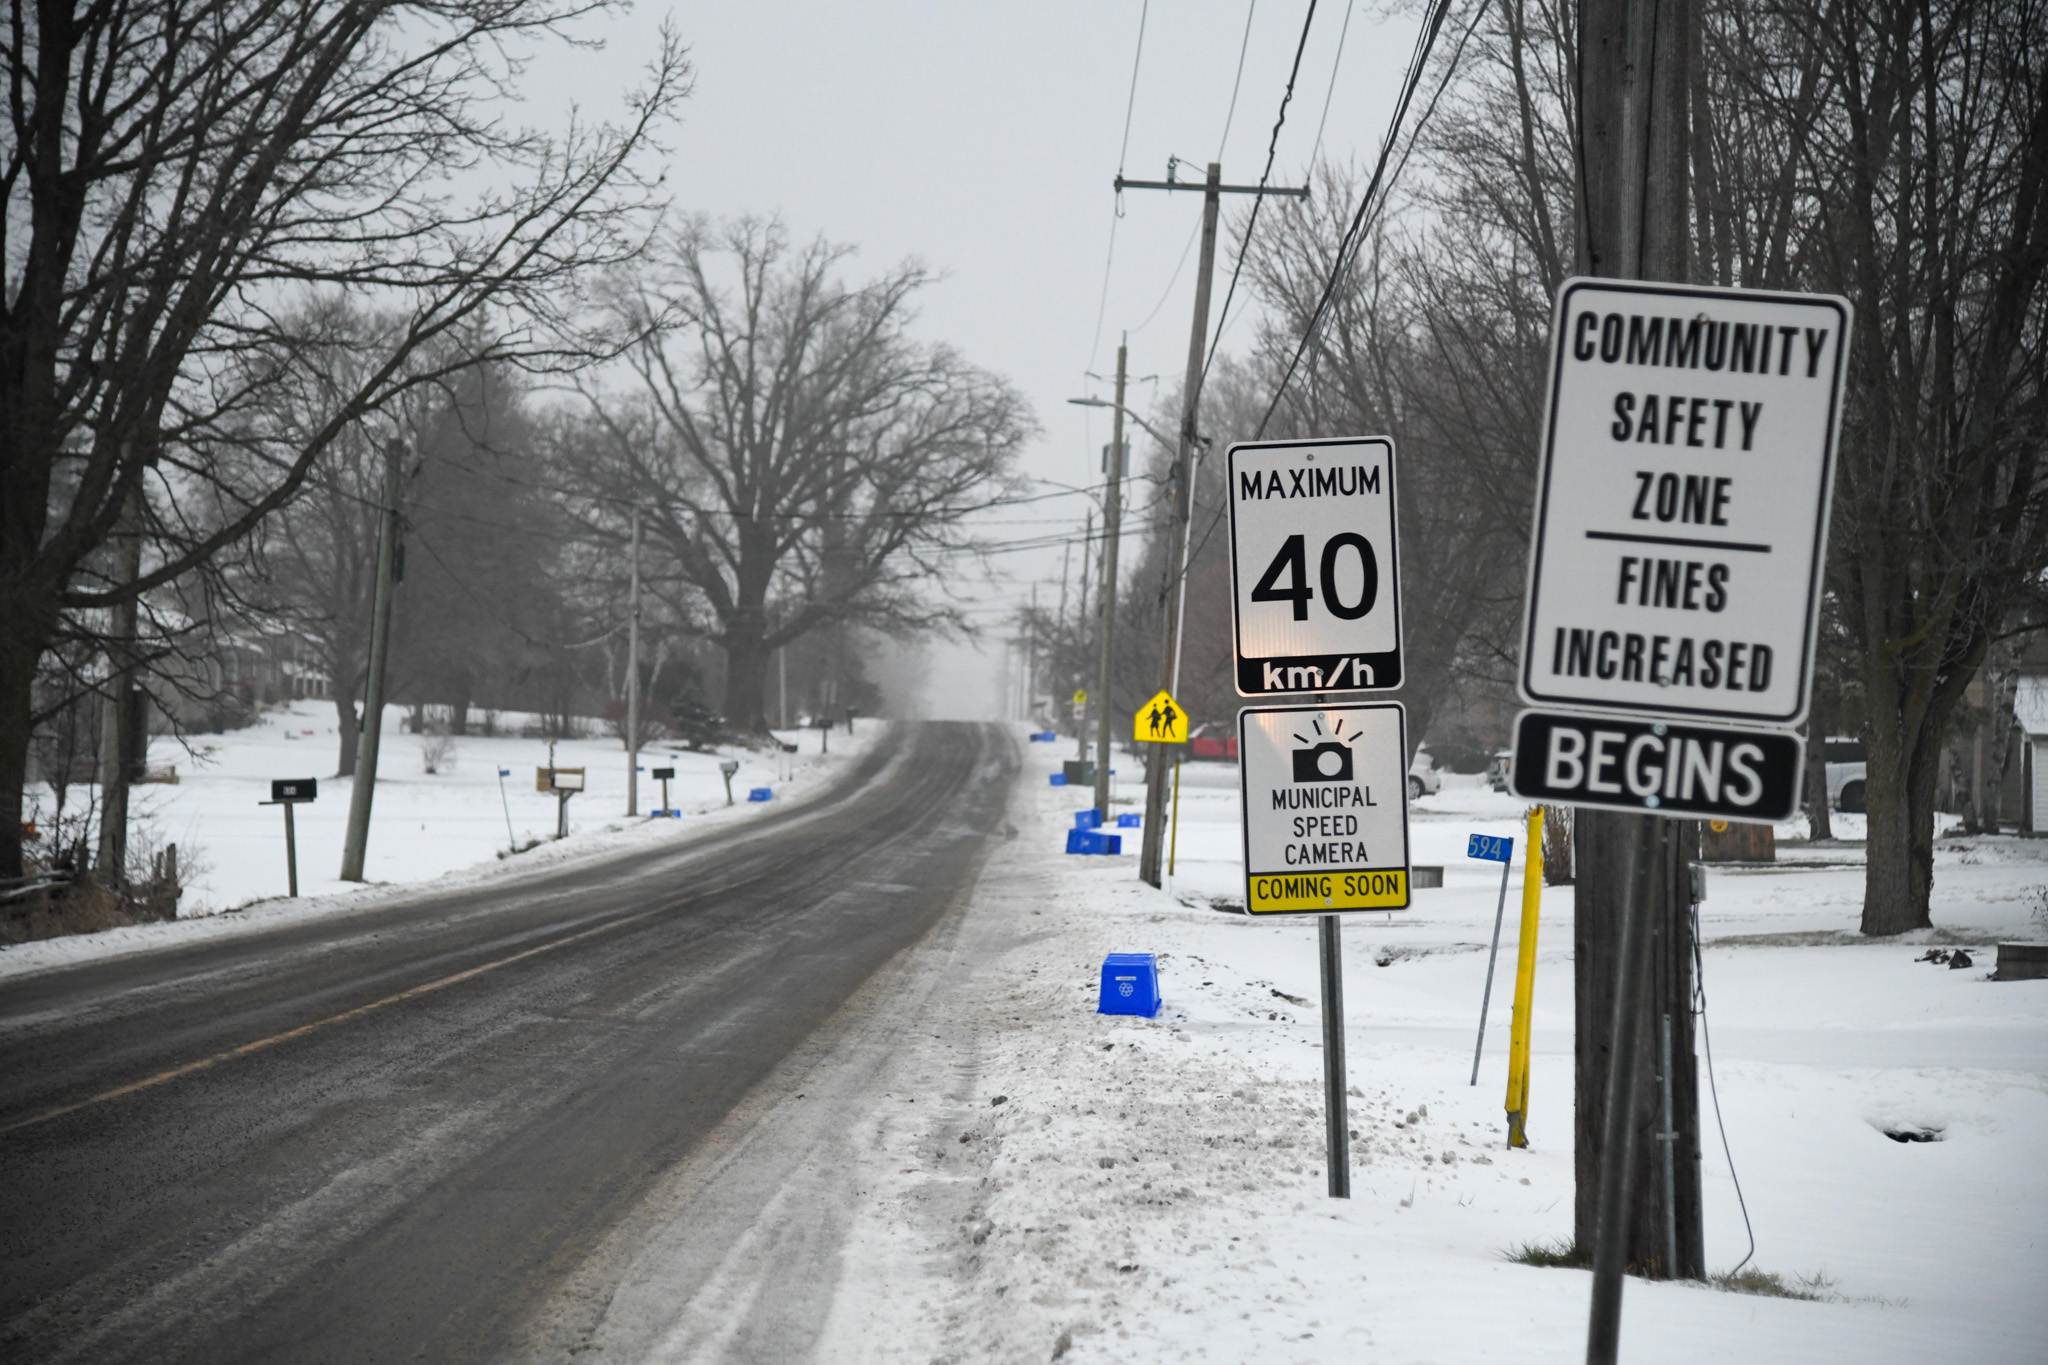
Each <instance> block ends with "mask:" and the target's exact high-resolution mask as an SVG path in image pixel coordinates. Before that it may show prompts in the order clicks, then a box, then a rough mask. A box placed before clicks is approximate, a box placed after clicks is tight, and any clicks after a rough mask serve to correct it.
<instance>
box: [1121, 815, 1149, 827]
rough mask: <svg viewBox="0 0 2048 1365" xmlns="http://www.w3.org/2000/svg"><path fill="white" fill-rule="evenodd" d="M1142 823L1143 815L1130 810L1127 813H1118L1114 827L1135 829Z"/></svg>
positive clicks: (1143, 820)
mask: <svg viewBox="0 0 2048 1365" xmlns="http://www.w3.org/2000/svg"><path fill="white" fill-rule="evenodd" d="M1144 823H1145V817H1144V816H1142V815H1140V814H1138V813H1137V812H1136V811H1131V812H1129V813H1128V814H1124V815H1119V816H1117V818H1116V827H1117V828H1118V829H1136V828H1138V826H1140V825H1142V824H1144Z"/></svg>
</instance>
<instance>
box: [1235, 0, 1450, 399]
mask: <svg viewBox="0 0 2048 1365" xmlns="http://www.w3.org/2000/svg"><path fill="white" fill-rule="evenodd" d="M1485 12H1486V0H1480V4H1479V9H1478V11H1477V12H1476V13H1474V15H1473V16H1472V23H1473V25H1474V26H1475V27H1476V26H1477V24H1478V22H1479V17H1480V15H1482V14H1484V13H1485ZM1449 13H1450V0H1433V3H1432V4H1431V5H1430V10H1429V15H1428V18H1427V19H1426V20H1425V22H1424V24H1423V28H1422V32H1421V33H1420V34H1418V35H1417V36H1416V44H1415V51H1414V53H1413V54H1412V55H1411V56H1410V57H1409V59H1408V73H1407V75H1406V77H1405V78H1404V79H1403V80H1402V82H1401V98H1400V100H1399V101H1398V102H1397V103H1396V104H1395V106H1394V117H1393V119H1392V121H1391V122H1390V123H1389V124H1388V125H1387V136H1386V138H1385V140H1384V141H1382V142H1381V144H1380V155H1379V161H1378V162H1377V163H1376V164H1375V165H1374V167H1373V172H1372V179H1371V180H1369V181H1368V182H1367V183H1366V187H1365V193H1364V195H1363V196H1361V197H1360V199H1359V201H1358V211H1357V212H1356V213H1354V214H1353V215H1352V216H1351V225H1350V226H1349V227H1348V228H1346V229H1345V232H1344V237H1343V240H1342V241H1340V242H1339V243H1338V245H1337V254H1336V258H1335V259H1334V260H1333V261H1332V262H1331V263H1330V277H1329V279H1328V280H1327V281H1326V282H1325V283H1324V285H1323V292H1322V297H1321V298H1319V299H1317V300H1316V306H1315V310H1314V311H1313V312H1312V313H1310V314H1309V319H1308V323H1307V325H1305V326H1304V327H1303V328H1302V330H1301V340H1300V342H1299V343H1298V344H1297V345H1296V346H1295V348H1294V355H1293V356H1292V357H1291V358H1290V359H1289V360H1288V362H1287V370H1286V372H1285V373H1284V374H1282V375H1281V376H1280V384H1279V387H1278V388H1276V389H1275V390H1274V391H1273V401H1272V402H1271V403H1270V404H1268V405H1267V407H1266V415H1265V416H1263V417H1261V418H1260V419H1259V429H1258V432H1257V433H1256V434H1255V435H1254V437H1253V439H1254V440H1256V439H1258V438H1259V437H1261V436H1264V435H1265V434H1266V424H1267V423H1269V422H1271V421H1272V420H1273V414H1274V413H1275V412H1277V411H1278V410H1279V408H1280V400H1281V399H1282V398H1283V397H1285V396H1286V393H1287V386H1288V385H1289V384H1291V383H1292V382H1293V381H1294V372H1295V370H1296V369H1298V368H1299V367H1300V365H1301V357H1302V356H1303V355H1304V354H1305V353H1306V352H1307V350H1308V347H1309V343H1310V342H1311V341H1313V340H1314V339H1315V334H1316V328H1317V327H1318V326H1320V325H1321V323H1322V320H1323V313H1324V312H1325V310H1327V309H1328V308H1329V306H1330V300H1331V299H1332V298H1334V297H1335V296H1336V293H1337V285H1338V282H1339V281H1341V280H1342V279H1343V277H1344V271H1345V268H1346V266H1347V265H1348V264H1349V263H1350V259H1351V253H1352V252H1353V250H1355V249H1356V247H1357V245H1358V243H1359V242H1360V241H1361V240H1363V237H1364V231H1365V224H1366V219H1367V215H1368V214H1371V213H1372V212H1373V210H1374V209H1375V208H1376V207H1378V206H1381V205H1383V204H1384V202H1385V197H1386V196H1385V193H1384V192H1383V190H1382V186H1383V185H1385V184H1386V183H1387V181H1386V172H1387V162H1388V159H1389V158H1391V157H1392V156H1393V154H1394V148H1395V146H1396V144H1397V143H1398V142H1399V141H1400V131H1401V124H1402V123H1403V121H1405V120H1406V118H1407V116H1408V106H1409V104H1410V103H1411V102H1412V101H1413V100H1414V98H1415V90H1416V87H1417V86H1419V85H1421V84H1422V74H1423V71H1424V70H1425V69H1426V68H1427V66H1428V63H1429V54H1430V52H1431V50H1432V49H1434V48H1435V46H1436V36H1437V33H1438V32H1439V31H1440V30H1442V28H1443V24H1444V16H1445V15H1447V14H1449ZM1466 36H1467V37H1470V36H1471V29H1470V28H1468V29H1467V30H1466ZM1463 46H1464V45H1463V44H1462V43H1461V44H1460V45H1459V48H1460V50H1461V51H1462V50H1463ZM1455 65H1456V64H1455V62H1453V64H1452V69H1455ZM1450 76H1451V72H1450V70H1446V71H1445V72H1444V83H1445V84H1448V83H1449V81H1450ZM1437 94H1438V96H1441V95H1442V94H1443V86H1442V85H1440V86H1438V88H1437ZM1430 108H1431V110H1434V109H1435V108H1436V101H1435V100H1434V99H1432V100H1431V101H1430ZM1425 117H1426V116H1425ZM1402 160H1403V164H1405V163H1406V158H1405V157H1404V158H1402Z"/></svg>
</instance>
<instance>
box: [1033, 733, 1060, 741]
mask: <svg viewBox="0 0 2048 1365" xmlns="http://www.w3.org/2000/svg"><path fill="white" fill-rule="evenodd" d="M1058 738H1059V736H1058V735H1056V734H1054V733H1053V732H1052V731H1050V730H1040V731H1039V732H1038V733H1037V734H1035V735H1033V736H1032V737H1031V742H1032V743H1033V744H1050V743H1052V742H1053V741H1054V740H1056V739H1058Z"/></svg>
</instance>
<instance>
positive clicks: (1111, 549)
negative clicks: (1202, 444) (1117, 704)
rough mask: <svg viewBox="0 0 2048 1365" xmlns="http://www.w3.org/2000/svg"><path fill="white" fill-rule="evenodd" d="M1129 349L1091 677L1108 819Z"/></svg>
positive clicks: (1105, 500) (1102, 807)
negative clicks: (1097, 658)
mask: <svg viewBox="0 0 2048 1365" xmlns="http://www.w3.org/2000/svg"><path fill="white" fill-rule="evenodd" d="M1129 360H1130V347H1128V346H1126V345H1124V344H1122V343H1121V342H1119V343H1118V344H1117V348H1116V406H1115V407H1114V408H1112V409H1111V410H1110V415H1109V481H1108V487H1107V488H1106V489H1105V490H1104V491H1103V495H1102V601H1101V603H1100V610H1101V612H1102V656H1101V663H1100V666H1099V667H1098V668H1097V669H1096V673H1095V809H1097V810H1099V811H1101V812H1102V818H1103V820H1104V821H1105V822H1106V821H1108V819H1109V720H1110V705H1109V696H1110V693H1109V683H1110V670H1111V666H1112V665H1113V664H1114V662H1115V659H1116V540H1117V533H1118V531H1119V530H1120V529H1121V528H1122V526H1123V515H1124V504H1123V486H1124V381H1125V378H1126V376H1127V371H1126V368H1125V367H1126V365H1127V364H1128V362H1129Z"/></svg>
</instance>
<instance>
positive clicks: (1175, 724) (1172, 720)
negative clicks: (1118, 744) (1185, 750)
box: [1132, 692, 1188, 744]
mask: <svg viewBox="0 0 2048 1365" xmlns="http://www.w3.org/2000/svg"><path fill="white" fill-rule="evenodd" d="M1132 733H1133V734H1134V735H1135V736H1136V737H1137V739H1138V741H1139V742H1140V743H1142V744H1185V743H1187V742H1188V714H1187V712H1185V711H1183V710H1181V709H1180V703H1179V702H1177V701H1175V700H1174V699H1173V698H1172V697H1169V696H1167V695H1166V693H1164V692H1161V693H1160V694H1159V695H1158V696H1156V697H1154V698H1153V699H1152V700H1151V701H1148V702H1146V703H1145V704H1144V705H1143V706H1142V707H1140V708H1138V720H1137V724H1136V725H1134V726H1133V727H1132Z"/></svg>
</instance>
